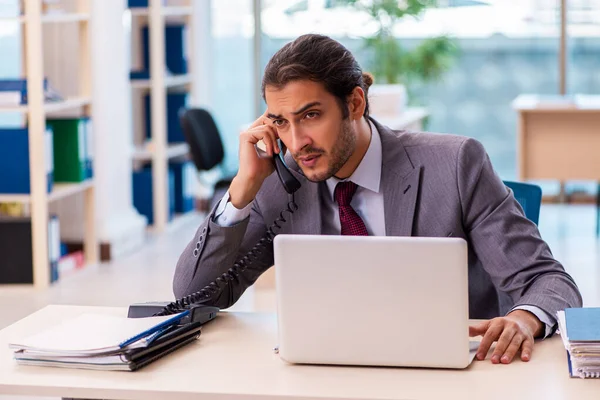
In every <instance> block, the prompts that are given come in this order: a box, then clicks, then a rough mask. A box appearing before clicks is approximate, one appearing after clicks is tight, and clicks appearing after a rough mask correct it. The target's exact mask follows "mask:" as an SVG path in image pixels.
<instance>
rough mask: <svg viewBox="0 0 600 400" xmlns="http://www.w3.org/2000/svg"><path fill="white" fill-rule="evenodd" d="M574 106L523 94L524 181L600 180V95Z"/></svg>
mask: <svg viewBox="0 0 600 400" xmlns="http://www.w3.org/2000/svg"><path fill="white" fill-rule="evenodd" d="M582 99H584V100H585V101H583V102H581V103H579V104H575V105H572V106H569V105H565V104H564V103H563V104H562V105H561V104H554V105H553V103H552V101H551V100H547V101H546V100H544V97H543V96H537V95H521V96H519V97H517V98H516V99H515V101H514V102H513V107H514V108H515V109H516V110H517V112H518V113H519V131H518V136H517V149H518V160H519V161H518V170H519V178H520V179H521V180H530V179H531V180H543V179H552V180H558V181H561V182H565V181H570V180H593V181H600V96H585V97H583V98H582Z"/></svg>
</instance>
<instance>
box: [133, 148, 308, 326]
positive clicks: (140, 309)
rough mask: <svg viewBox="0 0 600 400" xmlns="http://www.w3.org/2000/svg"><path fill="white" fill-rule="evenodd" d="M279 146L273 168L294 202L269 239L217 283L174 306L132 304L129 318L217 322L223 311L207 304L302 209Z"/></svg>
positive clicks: (274, 227) (294, 184) (294, 178)
mask: <svg viewBox="0 0 600 400" xmlns="http://www.w3.org/2000/svg"><path fill="white" fill-rule="evenodd" d="M278 145H279V148H280V149H281V151H280V152H279V153H278V154H274V155H273V164H274V166H275V171H277V176H278V177H279V180H280V181H281V184H282V185H283V188H284V189H285V191H286V192H287V193H288V194H289V195H290V196H291V198H290V202H289V203H288V206H287V208H286V209H285V210H283V211H281V213H280V214H279V218H277V219H276V220H275V221H274V222H273V224H272V225H271V227H270V228H269V229H268V230H267V233H265V235H264V236H263V237H262V238H261V239H260V240H259V241H258V243H257V244H256V245H255V246H254V247H253V248H252V249H250V251H248V252H247V253H246V254H245V255H244V256H243V257H242V258H241V259H239V260H238V261H236V262H235V263H234V264H233V267H231V268H229V270H228V271H227V272H225V273H223V274H222V275H221V276H219V277H218V278H217V279H216V280H214V281H213V282H211V283H209V284H208V285H206V286H205V287H203V288H202V289H200V290H199V291H197V292H195V293H192V294H190V295H188V296H185V297H182V298H181V299H178V300H176V301H173V302H151V303H137V304H132V305H131V306H129V313H128V317H129V318H142V317H150V316H158V315H171V314H176V313H179V312H182V311H184V310H191V313H190V322H192V323H205V322H208V321H210V320H212V319H213V318H215V316H216V314H217V311H218V310H219V309H218V308H217V307H213V306H208V305H206V304H205V303H207V302H208V301H210V300H211V299H213V298H214V297H215V296H217V295H218V294H219V293H221V292H222V291H223V289H224V288H225V286H227V285H228V284H229V281H231V280H232V279H235V277H237V276H238V275H239V274H240V273H242V272H243V271H244V270H245V269H246V268H247V267H248V266H249V265H251V264H252V262H254V261H255V260H256V258H257V256H258V255H259V254H260V253H261V252H262V250H263V249H264V248H265V246H266V245H267V244H269V243H271V242H272V241H273V239H274V238H275V235H277V232H275V230H278V229H281V225H280V224H281V223H285V222H286V219H285V213H286V212H288V213H289V214H290V215H291V214H293V213H294V212H295V211H296V210H297V209H298V205H297V204H296V203H295V201H294V192H296V191H297V190H298V189H299V188H300V182H299V181H298V179H296V177H295V176H294V175H293V174H292V173H291V172H290V170H289V168H288V166H287V165H286V163H285V160H284V158H283V153H284V149H285V147H284V145H283V143H282V142H281V140H280V139H278ZM257 151H258V150H257Z"/></svg>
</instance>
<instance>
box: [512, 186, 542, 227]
mask: <svg viewBox="0 0 600 400" xmlns="http://www.w3.org/2000/svg"><path fill="white" fill-rule="evenodd" d="M504 184H505V185H506V186H508V187H509V188H510V189H512V191H513V193H514V196H515V199H516V200H517V201H518V202H519V204H520V205H521V207H522V208H523V211H525V216H526V217H527V218H528V219H529V220H531V221H532V222H533V223H534V224H536V225H538V222H539V220H540V207H541V205H542V188H540V187H539V186H537V185H534V184H531V183H522V182H512V181H504Z"/></svg>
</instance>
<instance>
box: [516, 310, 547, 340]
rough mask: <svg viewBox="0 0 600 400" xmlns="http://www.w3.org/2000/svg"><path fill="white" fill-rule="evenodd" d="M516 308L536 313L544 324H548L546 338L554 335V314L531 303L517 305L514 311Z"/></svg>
mask: <svg viewBox="0 0 600 400" xmlns="http://www.w3.org/2000/svg"><path fill="white" fill-rule="evenodd" d="M514 310H525V311H529V312H530V313H532V314H533V315H535V316H536V317H537V318H538V319H539V320H540V321H542V323H543V324H544V325H546V331H545V333H544V339H546V338H547V337H549V336H552V334H553V333H554V332H555V330H556V329H555V328H556V320H555V319H554V318H552V316H551V315H550V314H548V313H547V312H546V311H544V310H542V309H541V308H539V307H536V306H530V305H522V306H517V307H515V308H513V309H512V310H511V311H514Z"/></svg>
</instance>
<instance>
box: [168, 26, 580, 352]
mask: <svg viewBox="0 0 600 400" xmlns="http://www.w3.org/2000/svg"><path fill="white" fill-rule="evenodd" d="M371 83H372V78H371V77H370V75H368V74H364V73H363V72H362V71H361V69H360V66H359V65H358V63H357V62H356V60H355V59H354V57H353V56H352V54H351V53H350V52H349V51H348V50H347V49H345V48H344V47H343V46H342V45H341V44H339V43H338V42H336V41H334V40H332V39H330V38H328V37H325V36H320V35H304V36H301V37H299V38H298V39H296V40H295V41H293V42H291V43H288V44H286V45H285V46H284V47H283V48H282V49H281V50H279V52H277V53H276V54H275V55H274V56H273V57H272V59H271V60H270V61H269V64H268V65H267V67H266V69H265V74H264V78H263V89H262V90H263V97H264V98H265V101H266V103H267V111H266V112H265V114H264V115H262V116H261V117H260V118H258V119H257V120H256V121H255V122H254V124H252V126H251V127H250V128H249V129H248V130H247V131H245V132H242V133H241V134H240V146H239V165H240V168H239V171H238V173H237V175H236V177H235V178H234V179H233V181H232V183H231V186H230V188H229V191H228V192H227V194H226V195H225V197H224V198H223V199H222V200H221V201H220V203H219V204H218V205H217V206H216V207H215V208H214V209H213V210H212V211H211V212H210V214H209V215H208V217H207V218H206V220H205V221H204V223H203V224H202V225H201V226H200V227H199V228H198V231H197V233H196V234H195V236H194V238H193V239H192V240H191V241H190V243H189V244H188V246H187V247H186V248H185V250H184V252H183V254H182V255H181V257H180V259H179V262H178V263H177V267H176V271H175V278H174V292H175V295H176V297H178V298H181V297H184V296H189V295H190V294H192V293H194V292H196V291H199V290H200V289H202V288H204V287H206V286H207V285H209V284H211V282H213V281H215V280H216V279H217V278H219V277H221V278H220V282H219V285H218V290H216V289H217V286H216V285H214V284H213V285H211V286H210V287H209V290H207V291H204V292H205V293H208V294H209V295H207V298H206V300H205V301H206V302H207V303H210V304H213V305H217V306H219V307H221V308H227V307H229V306H231V305H232V304H234V303H235V302H236V301H237V300H238V299H239V297H240V296H241V295H242V293H243V292H244V291H245V289H246V288H248V287H249V286H250V285H252V284H253V283H254V282H255V281H256V279H257V278H258V277H259V276H260V275H261V274H262V273H263V272H264V271H265V270H267V269H268V268H269V267H271V266H272V265H273V248H272V243H270V242H267V243H266V244H265V247H266V248H265V249H263V251H262V252H261V253H260V254H258V255H257V256H256V260H254V262H252V263H251V264H250V265H249V266H248V268H246V269H245V270H243V271H242V272H241V273H239V274H233V275H232V274H227V271H228V269H230V268H231V267H232V266H234V263H235V262H236V260H238V259H239V258H240V257H242V256H243V255H245V254H246V253H247V252H248V250H250V249H251V248H253V246H254V245H255V244H256V243H257V242H258V241H259V240H260V239H261V238H262V237H263V236H264V235H265V234H266V232H267V230H268V229H269V227H270V226H271V225H272V223H273V221H276V220H277V219H278V218H280V212H281V211H282V210H284V209H286V208H287V206H288V203H289V201H290V196H289V195H288V194H287V193H286V192H285V191H284V190H283V188H282V185H281V182H280V180H279V177H278V176H277V174H274V173H273V163H272V160H271V158H270V157H272V156H273V155H274V153H279V152H281V151H283V149H281V148H280V146H279V145H278V142H277V139H280V140H281V142H283V144H285V146H286V148H287V153H286V161H287V164H288V165H289V166H290V168H291V169H292V173H293V174H294V175H295V176H296V177H297V179H298V180H299V181H300V182H301V187H300V189H298V191H297V192H296V193H295V194H294V195H295V201H296V203H297V205H298V209H297V210H296V211H295V212H294V213H293V214H292V215H291V216H289V215H287V214H284V216H285V219H286V220H287V221H286V222H285V223H279V225H280V229H278V230H277V232H279V233H300V234H340V233H341V234H368V235H389V236H411V235H412V236H438V237H448V236H452V237H461V238H464V239H465V240H466V241H467V242H468V244H469V302H470V317H471V318H478V319H485V321H484V322H483V323H481V324H479V325H477V326H473V327H471V329H470V334H471V335H473V336H475V335H483V340H482V342H481V345H480V347H479V350H478V354H477V358H478V359H480V360H482V359H484V358H485V357H486V355H487V353H488V350H489V348H490V346H491V344H492V343H493V342H494V341H497V344H496V348H495V350H494V352H493V353H492V357H491V361H492V362H493V363H509V362H511V360H512V359H513V357H514V356H515V355H516V354H517V353H518V352H519V351H520V352H521V359H522V360H524V361H528V360H529V359H530V358H531V354H532V351H533V344H534V338H541V337H547V336H549V335H551V334H553V333H554V331H555V329H556V312H557V311H558V310H562V309H564V308H566V307H580V306H581V304H582V299H581V295H580V293H579V291H578V288H577V286H576V284H575V282H574V281H573V279H572V278H571V277H570V276H569V275H568V274H567V273H566V272H565V271H564V269H563V267H562V265H561V264H560V263H559V262H557V261H556V260H555V259H554V258H553V257H552V254H551V252H550V249H549V248H548V246H547V244H546V243H545V242H544V241H543V240H542V239H541V237H540V234H539V232H538V230H537V227H536V226H535V224H533V223H532V222H530V221H529V220H528V219H527V218H526V217H525V216H524V214H523V211H522V209H521V208H520V206H519V204H518V203H517V202H516V201H515V199H514V197H513V195H512V193H511V192H510V191H509V190H508V189H507V188H506V186H504V184H503V183H502V181H501V179H500V178H499V177H498V176H497V175H496V173H495V172H494V170H493V168H492V165H491V163H490V160H489V158H488V156H487V154H486V152H485V150H484V148H483V146H482V145H481V144H480V143H479V142H477V141H475V140H473V139H470V138H466V137H460V136H454V135H438V134H432V133H423V132H406V131H392V130H390V129H389V128H387V127H385V126H382V125H380V124H379V123H378V122H377V121H376V120H374V119H372V118H370V117H369V108H368V100H367V92H368V88H369V86H370V84H371ZM259 141H262V142H263V143H264V144H265V146H266V153H267V156H266V157H261V156H260V155H259V152H258V151H257V150H256V148H255V145H256V144H257V143H258V142H259ZM318 256H319V255H318V254H307V257H318Z"/></svg>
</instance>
